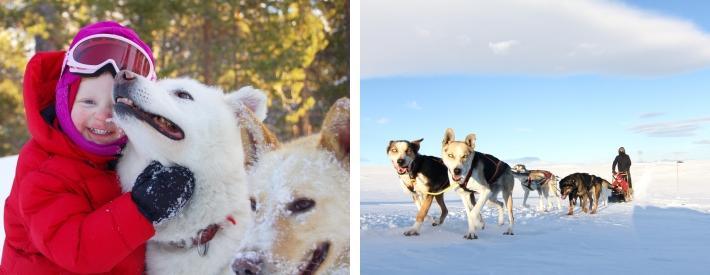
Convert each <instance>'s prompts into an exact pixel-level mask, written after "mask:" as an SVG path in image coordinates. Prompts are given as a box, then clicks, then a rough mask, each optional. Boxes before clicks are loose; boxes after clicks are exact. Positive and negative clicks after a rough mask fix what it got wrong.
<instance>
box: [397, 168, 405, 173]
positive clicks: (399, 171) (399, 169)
mask: <svg viewBox="0 0 710 275" xmlns="http://www.w3.org/2000/svg"><path fill="white" fill-rule="evenodd" d="M405 172H407V168H406V167H399V166H397V173H400V174H404V173H405Z"/></svg>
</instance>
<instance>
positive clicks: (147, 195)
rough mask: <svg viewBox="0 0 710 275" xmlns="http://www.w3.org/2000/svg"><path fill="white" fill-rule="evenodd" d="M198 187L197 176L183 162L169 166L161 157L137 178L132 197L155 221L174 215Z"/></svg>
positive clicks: (148, 216) (141, 209)
mask: <svg viewBox="0 0 710 275" xmlns="http://www.w3.org/2000/svg"><path fill="white" fill-rule="evenodd" d="M193 189H195V176H194V175H193V174H192V171H190V170H189V169H187V168H185V167H182V166H179V165H177V166H171V167H165V166H163V165H162V164H160V163H159V162H157V161H153V162H151V163H150V165H148V166H147V167H146V168H145V169H144V170H143V172H141V174H140V175H138V178H137V179H136V182H135V184H134V185H133V189H132V190H131V197H132V198H133V201H134V202H135V203H136V205H138V209H139V210H140V211H141V213H143V215H144V216H145V217H146V218H148V219H149V220H150V221H151V222H153V224H157V223H160V222H161V221H163V220H165V219H169V218H172V217H173V216H175V215H176V214H177V213H178V212H179V211H180V210H181V209H182V208H183V206H185V204H187V202H188V201H189V200H190V198H191V197H192V191H193Z"/></svg>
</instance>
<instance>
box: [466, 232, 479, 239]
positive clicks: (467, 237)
mask: <svg viewBox="0 0 710 275" xmlns="http://www.w3.org/2000/svg"><path fill="white" fill-rule="evenodd" d="M463 238H464V239H467V240H475V239H478V236H476V234H475V233H468V234H466V235H463Z"/></svg>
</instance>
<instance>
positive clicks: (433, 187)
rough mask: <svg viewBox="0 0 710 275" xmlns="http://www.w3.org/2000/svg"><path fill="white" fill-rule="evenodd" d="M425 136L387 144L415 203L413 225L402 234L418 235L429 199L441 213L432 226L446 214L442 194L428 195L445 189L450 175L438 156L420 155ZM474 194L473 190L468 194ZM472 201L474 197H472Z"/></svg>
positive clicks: (390, 155) (426, 214) (400, 176)
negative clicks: (415, 213)
mask: <svg viewBox="0 0 710 275" xmlns="http://www.w3.org/2000/svg"><path fill="white" fill-rule="evenodd" d="M423 140H424V139H418V140H413V141H406V140H390V142H389V144H388V145H387V157H388V158H389V159H390V161H391V162H392V166H394V170H395V172H396V173H397V174H398V175H399V178H400V181H401V183H402V185H401V186H402V189H403V190H404V192H406V193H408V194H411V195H412V200H413V201H414V204H415V205H416V206H417V216H416V219H415V223H414V225H412V227H411V228H410V229H409V230H407V231H405V232H404V235H405V236H416V235H419V230H420V228H421V225H422V223H423V222H424V219H425V218H426V217H427V216H428V212H429V207H431V202H432V200H433V199H434V198H436V203H437V204H439V208H440V209H441V215H440V216H439V219H438V220H434V221H433V222H432V226H437V225H440V224H443V223H444V219H446V215H447V214H448V213H449V211H448V209H447V208H446V204H445V203H444V194H443V193H442V194H439V195H430V194H429V193H436V192H440V191H442V190H445V189H446V188H448V187H449V177H448V175H447V174H446V166H444V163H443V162H442V160H441V159H440V158H437V157H433V156H426V155H420V154H419V148H420V146H421V142H422V141H423ZM471 196H473V193H471ZM474 201H475V199H474Z"/></svg>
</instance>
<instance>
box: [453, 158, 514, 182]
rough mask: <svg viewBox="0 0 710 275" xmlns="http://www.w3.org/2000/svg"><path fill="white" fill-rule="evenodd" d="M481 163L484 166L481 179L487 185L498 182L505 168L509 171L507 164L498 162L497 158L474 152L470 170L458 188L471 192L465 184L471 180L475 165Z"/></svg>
mask: <svg viewBox="0 0 710 275" xmlns="http://www.w3.org/2000/svg"><path fill="white" fill-rule="evenodd" d="M481 161H482V162H483V163H484V165H485V166H484V167H483V177H484V178H485V179H486V182H488V183H492V182H495V181H496V180H498V178H499V177H500V176H501V175H502V174H503V171H505V169H506V168H507V169H510V166H509V165H508V164H507V163H505V162H504V161H502V160H499V159H498V158H496V157H494V156H492V155H489V154H484V153H481V152H475V153H474V155H473V161H472V162H471V168H470V169H468V173H467V174H466V178H464V180H463V181H462V182H460V183H459V187H461V188H462V189H463V190H464V191H466V192H473V190H470V189H468V188H466V183H467V182H468V180H469V179H470V178H471V174H473V170H474V169H476V165H478V163H479V162H481Z"/></svg>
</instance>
